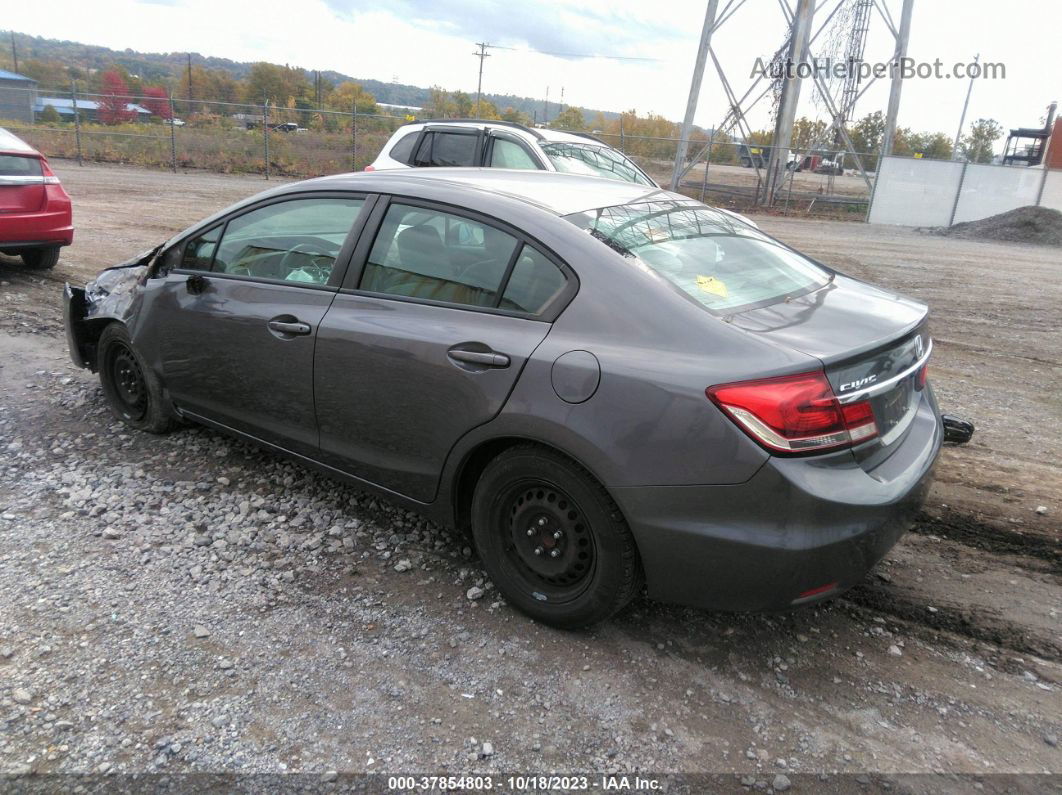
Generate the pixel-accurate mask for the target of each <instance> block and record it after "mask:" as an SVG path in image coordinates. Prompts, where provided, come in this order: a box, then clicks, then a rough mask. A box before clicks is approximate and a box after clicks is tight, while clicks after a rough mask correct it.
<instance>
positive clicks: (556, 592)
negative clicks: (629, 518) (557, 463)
mask: <svg viewBox="0 0 1062 795" xmlns="http://www.w3.org/2000/svg"><path fill="white" fill-rule="evenodd" d="M499 503H500V505H501V506H502V507H503V511H504V513H503V516H502V517H499V518H501V519H502V523H503V527H504V530H503V532H505V533H506V539H505V541H506V543H505V545H504V553H505V554H504V560H505V564H506V568H508V569H509V571H510V574H511V575H512V576H513V577H514V578H516V579H517V580H518V581H519V582H521V583H522V584H523V585H524V587H526V588H527V590H528V592H529V593H531V594H533V595H534V596H535V598H537V599H540V600H542V601H549V602H553V603H556V602H565V601H569V600H571V599H574V598H576V597H578V596H579V595H580V594H581V593H582V592H583V591H585V590H586V588H587V586H588V585H589V583H590V580H591V578H592V576H593V573H594V567H595V564H596V549H595V545H594V538H593V535H592V534H591V533H590V529H589V526H588V523H587V521H586V517H585V516H584V515H583V512H582V511H581V510H580V509H579V506H578V505H577V504H576V503H575V500H573V499H572V498H571V497H570V496H569V495H568V494H567V493H565V492H564V491H563V490H561V489H559V488H557V487H556V486H554V485H553V484H551V483H548V482H546V481H538V480H528V481H523V482H521V483H518V484H514V486H513V487H511V488H510V489H509V490H508V492H507V493H506V494H505V495H504V496H503V497H502V499H501V500H499ZM501 529H502V528H499V530H501Z"/></svg>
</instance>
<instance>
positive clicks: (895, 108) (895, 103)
mask: <svg viewBox="0 0 1062 795" xmlns="http://www.w3.org/2000/svg"><path fill="white" fill-rule="evenodd" d="M913 9H914V0H903V8H902V9H901V11H900V29H899V31H897V33H896V59H895V63H894V71H893V73H892V87H891V88H890V89H889V109H888V112H887V113H886V115H885V136H884V137H883V138H882V140H881V156H882V157H885V156H887V155H891V154H892V143H893V139H894V138H895V137H896V117H897V115H899V112H900V92H901V91H903V77H901V76H900V64H901V62H902V61H903V59H904V58H906V57H907V42H908V40H909V39H910V38H911V12H912V10H913Z"/></svg>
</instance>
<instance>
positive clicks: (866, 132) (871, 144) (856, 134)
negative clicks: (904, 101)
mask: <svg viewBox="0 0 1062 795" xmlns="http://www.w3.org/2000/svg"><path fill="white" fill-rule="evenodd" d="M848 135H849V137H850V138H851V139H852V145H853V146H854V147H855V150H856V151H857V152H859V153H860V154H864V153H866V154H872V155H876V154H877V153H878V152H879V151H881V142H882V139H883V138H884V137H885V116H884V114H882V112H881V111H880V110H876V111H874V112H873V113H868V114H867V115H866V116H864V117H863V118H862V119H860V120H859V121H857V122H856V123H855V125H854V126H853V127H852V128H851V129H849V131H848Z"/></svg>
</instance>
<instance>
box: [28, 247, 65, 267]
mask: <svg viewBox="0 0 1062 795" xmlns="http://www.w3.org/2000/svg"><path fill="white" fill-rule="evenodd" d="M21 256H22V262H23V264H24V265H25V266H26V267H27V268H33V269H34V270H40V271H44V270H50V269H52V268H54V267H55V266H56V264H57V263H58V262H59V246H49V247H48V248H30V249H26V250H25V251H23V252H22V255H21Z"/></svg>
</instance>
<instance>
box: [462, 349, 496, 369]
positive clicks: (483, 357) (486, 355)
mask: <svg viewBox="0 0 1062 795" xmlns="http://www.w3.org/2000/svg"><path fill="white" fill-rule="evenodd" d="M447 355H448V356H449V357H450V358H451V359H453V360H454V361H457V362H464V363H465V364H475V365H479V366H480V367H496V368H504V367H508V366H509V357H508V356H506V355H505V354H504V353H494V352H493V351H466V350H462V349H460V348H456V349H454V350H451V351H449V352H448V353H447Z"/></svg>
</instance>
